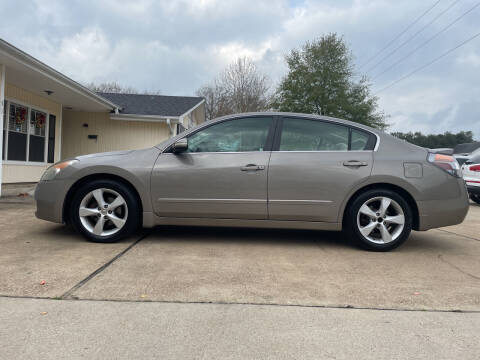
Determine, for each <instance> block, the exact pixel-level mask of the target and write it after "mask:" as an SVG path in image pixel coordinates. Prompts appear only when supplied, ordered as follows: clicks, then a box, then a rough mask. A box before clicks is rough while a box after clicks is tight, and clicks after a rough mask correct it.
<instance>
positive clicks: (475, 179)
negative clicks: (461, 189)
mask: <svg viewBox="0 0 480 360" xmlns="http://www.w3.org/2000/svg"><path fill="white" fill-rule="evenodd" d="M462 173H463V179H464V180H465V183H466V184H467V190H468V193H469V195H470V199H472V200H473V201H474V202H476V203H477V204H480V149H478V150H476V151H475V152H474V154H473V155H472V157H471V158H470V159H468V160H467V161H466V162H465V163H464V164H463V165H462Z"/></svg>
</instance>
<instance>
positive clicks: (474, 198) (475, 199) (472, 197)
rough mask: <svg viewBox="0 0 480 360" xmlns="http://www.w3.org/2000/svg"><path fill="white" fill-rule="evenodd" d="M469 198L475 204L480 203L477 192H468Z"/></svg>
mask: <svg viewBox="0 0 480 360" xmlns="http://www.w3.org/2000/svg"><path fill="white" fill-rule="evenodd" d="M470 199H472V201H473V202H476V203H477V204H480V195H478V194H470Z"/></svg>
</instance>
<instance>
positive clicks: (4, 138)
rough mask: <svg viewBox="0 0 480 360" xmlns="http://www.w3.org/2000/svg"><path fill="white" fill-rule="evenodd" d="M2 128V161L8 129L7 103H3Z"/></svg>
mask: <svg viewBox="0 0 480 360" xmlns="http://www.w3.org/2000/svg"><path fill="white" fill-rule="evenodd" d="M3 105H4V106H3V128H2V136H3V142H2V160H5V147H6V146H7V142H6V141H7V129H8V123H7V102H6V101H5V102H4V103H3Z"/></svg>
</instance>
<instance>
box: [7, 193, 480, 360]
mask: <svg viewBox="0 0 480 360" xmlns="http://www.w3.org/2000/svg"><path fill="white" fill-rule="evenodd" d="M0 233H1V234H2V236H1V238H0V248H1V249H2V251H1V252H0V276H1V281H0V302H2V304H0V308H1V307H2V306H3V308H4V309H10V310H9V311H10V312H9V313H7V314H5V313H3V315H4V316H5V319H10V318H11V316H13V315H12V314H17V315H15V316H19V315H18V313H16V310H15V305H14V304H17V303H18V304H20V303H19V301H20V299H18V298H20V297H27V298H40V299H46V300H37V301H47V303H46V304H47V305H44V308H46V307H52V308H58V307H66V308H71V307H72V306H75V305H72V304H76V303H77V304H78V306H79V307H82V306H87V305H81V304H82V303H83V302H84V301H87V303H88V301H91V300H98V301H100V300H102V301H105V307H107V308H109V306H110V305H108V304H109V303H110V304H112V303H111V301H112V300H113V301H121V302H127V303H131V302H135V305H136V306H142V305H141V304H145V303H146V302H155V303H158V306H161V305H162V304H163V305H165V306H167V305H168V306H170V308H168V309H170V310H168V311H173V310H172V308H171V307H172V306H182V305H183V306H187V304H184V303H189V304H190V305H189V306H194V305H196V306H199V305H201V304H202V303H212V304H216V305H217V306H220V305H222V304H224V305H228V306H237V307H238V306H245V309H250V308H252V306H253V309H252V310H251V311H253V312H256V311H260V310H258V308H255V306H261V309H263V308H264V306H267V305H270V306H272V305H273V307H267V308H265V309H269V310H265V311H267V312H270V311H274V309H280V308H281V309H282V310H281V311H288V310H283V309H289V308H290V309H292V311H294V312H298V311H300V310H293V309H294V308H298V307H300V308H302V309H305V308H312V309H315V310H312V311H319V310H324V311H326V310H327V309H338V310H342V311H352V310H351V309H350V308H356V309H365V310H363V311H370V312H371V311H378V310H389V311H392V316H401V315H399V314H402V313H403V314H406V315H405V316H406V317H405V318H404V321H405V324H408V322H409V321H410V322H411V321H413V322H418V321H420V320H419V316H420V315H412V312H411V311H410V310H412V311H414V312H413V314H415V311H416V310H421V311H424V312H426V313H431V314H438V312H439V311H440V312H445V314H450V315H448V316H453V317H449V318H445V319H446V320H445V321H446V323H445V324H443V325H442V326H444V327H446V328H448V326H451V325H452V323H450V322H449V321H450V320H449V319H452V321H453V322H454V323H455V324H457V325H458V324H461V325H458V327H455V326H454V327H453V329H456V330H459V329H463V330H462V331H464V332H465V333H464V334H463V335H462V336H467V338H462V341H463V347H460V348H457V349H454V350H455V351H454V352H450V353H449V352H445V353H444V354H449V355H452V356H454V355H455V356H458V355H459V354H461V355H463V356H461V357H463V358H468V356H465V354H466V353H464V351H467V352H468V351H470V350H472V349H473V348H475V349H477V350H480V349H479V347H478V343H479V340H480V339H479V336H478V333H479V331H478V330H480V318H479V315H480V207H479V206H477V205H473V204H472V205H471V207H470V212H469V214H468V217H467V219H466V221H465V222H464V223H463V224H461V225H458V226H453V227H449V228H443V229H438V230H431V231H428V232H424V233H419V232H414V233H412V235H411V237H410V239H409V240H408V241H407V242H406V243H405V244H404V245H403V246H402V247H400V248H399V249H397V250H396V251H393V252H390V253H372V252H366V251H362V250H358V249H356V248H353V247H351V246H350V245H349V244H347V243H346V242H345V240H344V239H343V237H342V235H341V234H340V233H326V232H311V231H285V230H253V229H218V228H217V229H207V228H174V227H159V228H157V229H154V230H153V231H151V232H148V233H145V234H144V233H139V234H137V235H136V236H135V237H133V238H131V239H128V240H127V241H124V242H121V243H117V244H94V243H89V242H86V241H84V240H83V238H81V237H80V236H79V235H77V234H75V233H74V232H73V231H72V230H71V229H70V228H68V227H65V226H62V225H56V224H50V223H47V222H43V221H40V220H37V219H36V218H35V217H34V205H33V204H32V203H31V202H29V201H23V202H17V201H10V202H8V201H2V202H0ZM42 280H43V281H45V284H43V285H42ZM9 298H10V299H9ZM12 298H13V299H12ZM50 299H62V300H79V301H76V302H75V301H73V302H72V301H64V302H56V303H49V302H48V301H50V302H51V301H52V300H50ZM12 301H13V303H12ZM22 301H27V303H26V304H24V303H22V304H21V307H26V308H29V307H32V308H37V307H38V304H39V303H38V302H36V303H32V302H28V301H33V300H32V299H25V300H22ZM292 305H294V306H292ZM42 306H43V305H42ZM42 306H40V307H39V308H41V307H42ZM92 306H93V305H92ZM101 306H103V305H95V306H93V307H92V308H99V307H101ZM112 306H113V305H112ZM115 306H117V305H115ZM118 306H121V305H118ZM284 306H286V307H284ZM344 308H348V309H344ZM242 309H243V308H242ZM255 309H256V310H255ZM130 310H131V308H130ZM151 310H152V308H149V310H148V311H151ZM190 310H191V311H193V309H190V308H188V310H185V311H186V312H187V313H188V311H190ZM405 310H409V311H407V312H405ZM72 311H73V310H72ZM104 311H107V310H105V309H104V310H102V312H104ZM108 311H110V310H108ZM179 311H180V310H179ZM199 311H200V309H199ZM201 311H207V310H205V308H202V310H201ZM242 311H243V310H242ZM244 311H247V310H244ZM279 311H280V310H279ZM357 311H361V310H357ZM67 312H68V311H66V313H67ZM449 312H451V313H449ZM455 312H463V314H456V313H455ZM20 313H21V312H20ZM207 313H209V312H208V311H207ZM394 313H395V315H393V314H394ZM302 314H304V316H306V317H309V316H311V315H309V313H308V312H305V313H302ZM349 314H350V315H352V316H354V318H358V315H355V314H354V313H349ZM407 314H408V315H407ZM418 314H419V313H418ZM350 315H348V316H347V317H345V318H344V320H345V321H352V318H350ZM455 315H459V316H460V315H462V316H464V317H465V316H466V317H467V318H468V319H469V320H468V321H467V322H465V321H459V318H455ZM1 316H2V313H1V312H0V321H1ZM245 316H246V317H247V318H248V317H249V316H254V315H252V314H250V313H249V315H245ZM258 316H260V315H258ZM272 316H274V315H272ZM285 316H286V315H285ZM292 316H293V315H292ZM322 316H324V315H322ZM342 316H343V315H342ZM342 316H340V317H342ZM412 316H414V318H411V317H412ZM421 316H423V315H421ZM425 316H426V318H425V319H428V316H429V315H425ZM434 316H437V315H434ZM438 316H441V315H438ZM287 317H288V316H287ZM387 317H388V316H387ZM20 318H21V316H20ZM233 318H234V317H233ZM233 318H232V321H238V320H233ZM29 319H30V320H29V321H31V318H29ZM348 319H349V320H348ZM392 319H393V317H392ZM453 319H454V320H453ZM24 320H25V321H27V320H26V319H24ZM447 320H448V321H447ZM19 321H20V322H21V320H19ZM179 321H180V320H179ZM182 321H183V320H182ZM208 321H212V319H209V320H208ZM369 321H372V320H371V319H370V320H369ZM426 321H427V320H426ZM432 321H433V320H432ZM373 323H375V324H376V325H375V326H380V325H378V322H376V320H375V321H374V322H373ZM217 325H218V324H217ZM244 325H245V324H244ZM317 325H319V324H317ZM370 325H372V323H370ZM245 326H246V325H245ZM309 326H311V327H312V328H314V327H315V325H314V324H313V323H310V325H309ZM352 326H353V325H352ZM355 326H360V324H359V323H358V324H356V325H355ZM362 326H368V322H366V323H364V324H363V325H362ZM405 326H407V325H405ZM465 326H467V328H465ZM387 327H388V326H387ZM380 328H381V327H380ZM423 330H425V329H423ZM423 330H422V331H423ZM212 331H213V330H212ZM215 331H220V329H217V330H215ZM469 334H470V335H469ZM447 335H448V332H447V333H445V336H447ZM352 336H353V337H354V334H353V333H352ZM372 336H373V337H375V336H376V334H372ZM469 336H470V337H469ZM372 339H373V338H372ZM12 341H15V340H12ZM17 341H19V340H17ZM471 341H472V342H471ZM0 342H2V341H1V340H0ZM19 346H20V345H19ZM472 347H473V348H472ZM13 349H15V348H13ZM468 349H470V350H468ZM450 350H452V349H450ZM459 350H461V351H460V352H458V351H459ZM452 351H453V350H452ZM387 353H388V352H387ZM108 354H110V355H112V353H108ZM265 354H266V355H268V354H273V353H269V352H265ZM305 354H307V352H306V353H305ZM314 354H315V353H312V355H314ZM339 354H340V353H337V355H339ZM344 354H345V356H346V357H348V356H347V354H348V352H345V353H344ZM105 355H106V356H107V353H105ZM197 355H198V354H197ZM365 355H368V354H365ZM426 355H428V354H426ZM266 357H268V356H266ZM273 357H274V356H273ZM337 357H338V358H341V356H337ZM427 357H428V356H427ZM205 358H208V356H205ZM312 358H315V357H312ZM472 358H474V357H472Z"/></svg>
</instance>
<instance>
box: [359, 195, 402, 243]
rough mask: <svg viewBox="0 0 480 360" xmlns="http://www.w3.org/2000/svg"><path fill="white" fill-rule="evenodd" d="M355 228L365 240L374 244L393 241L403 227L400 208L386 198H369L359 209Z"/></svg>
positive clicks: (393, 201)
mask: <svg viewBox="0 0 480 360" xmlns="http://www.w3.org/2000/svg"><path fill="white" fill-rule="evenodd" d="M357 226H358V230H359V231H360V234H362V235H363V237H364V238H365V239H367V240H368V241H370V242H372V243H375V244H388V243H390V242H392V241H395V240H396V239H397V238H398V237H399V236H400V234H401V233H402V231H403V229H404V227H405V214H404V212H403V209H402V207H401V206H400V205H399V204H398V203H397V202H396V201H395V200H393V199H391V198H389V197H386V196H377V197H374V198H371V199H369V200H367V201H365V203H363V205H362V206H361V207H360V209H359V210H358V214H357Z"/></svg>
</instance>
